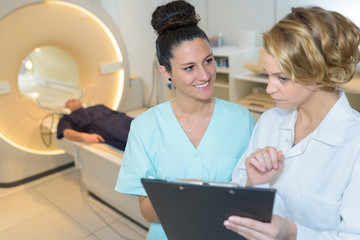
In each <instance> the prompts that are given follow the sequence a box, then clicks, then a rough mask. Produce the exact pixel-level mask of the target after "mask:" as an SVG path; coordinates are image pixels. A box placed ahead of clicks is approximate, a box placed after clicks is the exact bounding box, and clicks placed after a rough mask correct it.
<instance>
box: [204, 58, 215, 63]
mask: <svg viewBox="0 0 360 240" xmlns="http://www.w3.org/2000/svg"><path fill="white" fill-rule="evenodd" d="M212 61H214V58H212V57H211V58H208V59H206V60H205V63H206V64H210V63H211V62H212Z"/></svg>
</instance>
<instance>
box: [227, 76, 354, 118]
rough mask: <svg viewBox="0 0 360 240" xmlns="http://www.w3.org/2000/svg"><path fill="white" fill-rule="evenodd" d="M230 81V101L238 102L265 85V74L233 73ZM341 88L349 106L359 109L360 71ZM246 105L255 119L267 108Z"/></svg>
mask: <svg viewBox="0 0 360 240" xmlns="http://www.w3.org/2000/svg"><path fill="white" fill-rule="evenodd" d="M230 82H232V88H233V90H234V97H233V98H232V102H235V103H239V100H240V99H242V98H244V97H246V96H248V95H249V94H251V93H252V92H253V89H257V88H262V89H265V88H266V86H267V76H266V75H261V74H257V73H253V72H251V71H247V72H243V73H241V74H237V75H233V76H232V79H231V81H230ZM342 89H343V91H344V92H345V94H346V96H347V98H348V99H349V102H350V104H351V106H352V107H353V108H354V109H355V110H357V111H360V73H356V74H355V76H354V78H353V79H352V80H351V81H350V82H349V83H347V84H345V85H343V87H342ZM265 105H266V104H265ZM246 107H247V108H248V109H249V110H250V111H251V113H252V114H253V116H254V118H255V119H258V118H259V117H260V115H261V113H262V112H264V111H265V110H267V108H266V107H263V108H261V107H259V106H256V105H254V106H246Z"/></svg>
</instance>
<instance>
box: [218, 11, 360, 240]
mask: <svg viewBox="0 0 360 240" xmlns="http://www.w3.org/2000/svg"><path fill="white" fill-rule="evenodd" d="M263 39H264V48H265V52H264V57H263V65H264V69H265V70H266V71H267V72H268V74H269V77H268V86H267V89H266V91H267V93H269V94H270V95H271V97H272V98H273V99H274V101H275V103H276V106H277V107H276V108H273V109H270V110H268V111H267V112H265V113H263V114H262V116H261V118H260V119H259V121H258V123H257V125H256V127H255V129H254V133H253V136H252V137H251V140H250V143H249V147H248V149H247V150H246V152H245V153H244V155H243V157H242V159H241V160H240V161H239V163H238V164H237V166H236V168H235V170H234V175H233V181H234V182H236V183H239V184H241V185H250V186H251V185H257V184H264V183H268V184H269V185H270V186H271V187H273V188H276V189H277V194H276V199H275V204H274V211H273V212H274V215H273V218H272V221H271V223H263V222H260V221H256V220H253V219H249V218H241V217H236V216H232V217H230V218H229V219H228V220H226V221H225V222H224V224H225V226H226V227H227V228H228V229H231V230H233V231H235V232H237V233H239V234H240V235H242V236H243V237H245V238H246V239H255V240H256V239H259V240H260V239H280V240H282V239H297V240H308V239H317V240H321V239H360V221H359V216H360V204H359V199H360V114H359V112H357V111H355V110H354V109H352V108H351V106H350V104H349V101H348V100H347V98H346V95H345V94H344V92H343V91H342V90H341V89H340V88H339V86H341V85H342V84H344V83H347V82H349V81H350V80H351V79H352V77H353V76H354V73H355V70H356V65H357V63H358V62H359V59H360V52H359V45H360V30H359V28H358V27H357V26H356V25H355V24H354V23H352V22H351V21H350V20H348V19H347V18H345V17H344V16H342V15H341V14H339V13H337V12H330V11H326V10H324V9H321V8H316V7H314V8H293V9H292V12H291V13H290V14H288V15H287V16H286V17H285V18H284V19H282V20H281V21H280V22H279V23H277V24H276V25H275V26H274V27H273V28H272V29H271V30H270V31H269V32H267V33H265V34H264V35H263Z"/></svg>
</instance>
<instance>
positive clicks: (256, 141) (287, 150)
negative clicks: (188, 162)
mask: <svg viewBox="0 0 360 240" xmlns="http://www.w3.org/2000/svg"><path fill="white" fill-rule="evenodd" d="M296 117H297V111H296V110H294V109H280V108H273V109H270V110H268V111H267V112H265V113H264V114H263V115H262V116H261V118H260V119H259V121H258V123H257V125H256V127H255V129H254V132H253V135H252V138H251V140H250V143H249V147H248V149H247V150H246V152H245V153H244V155H243V156H242V158H241V159H240V161H239V162H238V164H237V165H236V167H235V169H234V172H233V182H237V183H240V184H241V185H245V183H246V177H247V176H246V170H245V165H244V160H245V158H246V157H247V156H249V155H250V154H251V153H253V152H255V150H256V149H257V148H264V147H266V146H273V147H276V148H277V149H278V150H282V151H283V153H284V155H285V162H284V168H283V171H282V173H281V174H280V176H279V177H278V178H277V179H275V180H274V181H273V182H271V183H270V186H271V187H273V188H276V189H277V194H276V199H275V204H274V214H278V215H280V216H282V217H284V218H286V219H289V220H291V221H293V222H295V223H296V224H297V228H298V236H297V239H298V240H302V239H306V240H309V239H317V240H318V239H360V219H359V218H360V114H359V113H358V112H357V111H355V110H353V109H352V108H351V107H350V104H349V102H348V100H347V98H346V96H345V94H344V93H343V92H341V93H340V98H339V100H338V101H337V102H336V104H335V105H334V106H333V107H332V109H331V110H330V112H329V113H328V114H327V116H326V117H325V118H324V119H323V121H322V122H321V123H320V125H319V126H318V127H317V128H316V129H315V130H314V131H313V132H312V133H310V134H309V135H308V136H307V137H305V138H304V139H303V140H301V141H300V142H299V143H298V144H296V145H295V146H293V143H294V124H295V121H296Z"/></svg>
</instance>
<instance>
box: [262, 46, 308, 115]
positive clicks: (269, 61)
mask: <svg viewBox="0 0 360 240" xmlns="http://www.w3.org/2000/svg"><path fill="white" fill-rule="evenodd" d="M263 66H264V70H265V71H266V72H267V73H268V74H269V76H268V85H267V87H266V92H267V93H268V94H270V96H271V97H272V99H273V100H274V102H275V104H276V106H277V107H280V108H290V107H301V106H303V105H304V104H306V103H307V101H308V100H309V99H310V98H311V96H312V95H313V93H314V91H313V90H311V89H309V88H307V87H305V86H304V85H301V84H299V83H297V82H294V81H292V80H291V79H289V78H287V77H286V76H285V75H284V74H283V73H282V71H281V70H280V68H279V66H278V64H277V62H276V60H275V57H274V56H272V55H271V54H269V53H268V52H267V51H264V54H263Z"/></svg>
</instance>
